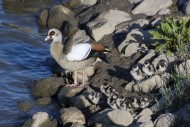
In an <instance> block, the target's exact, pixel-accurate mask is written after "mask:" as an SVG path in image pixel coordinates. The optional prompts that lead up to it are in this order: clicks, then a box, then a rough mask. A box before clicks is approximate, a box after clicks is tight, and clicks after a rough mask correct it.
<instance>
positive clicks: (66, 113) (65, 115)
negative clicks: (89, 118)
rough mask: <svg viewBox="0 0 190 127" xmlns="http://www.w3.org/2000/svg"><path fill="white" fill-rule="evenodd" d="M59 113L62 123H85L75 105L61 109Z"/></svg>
mask: <svg viewBox="0 0 190 127" xmlns="http://www.w3.org/2000/svg"><path fill="white" fill-rule="evenodd" d="M60 113H61V119H62V122H63V124H64V125H65V124H66V123H70V122H71V123H80V124H82V125H83V124H85V123H86V121H85V117H84V115H83V114H82V112H81V111H80V110H78V109H77V108H75V107H70V108H64V109H61V110H60Z"/></svg>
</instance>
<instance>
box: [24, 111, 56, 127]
mask: <svg viewBox="0 0 190 127" xmlns="http://www.w3.org/2000/svg"><path fill="white" fill-rule="evenodd" d="M22 127H57V121H56V120H53V121H51V120H50V119H49V116H48V114H47V113H46V112H37V113H35V114H34V115H33V117H32V119H29V120H28V121H26V122H25V123H24V125H23V126H22Z"/></svg>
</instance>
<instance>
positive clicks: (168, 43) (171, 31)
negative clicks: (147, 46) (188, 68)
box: [149, 16, 190, 59]
mask: <svg viewBox="0 0 190 127" xmlns="http://www.w3.org/2000/svg"><path fill="white" fill-rule="evenodd" d="M149 33H150V34H151V35H152V36H153V37H152V39H153V40H156V41H157V42H156V43H154V44H153V46H156V51H157V52H165V53H166V54H167V55H171V54H172V53H173V54H174V55H176V56H177V57H179V58H180V59H182V58H184V57H187V55H188V54H189V49H190V16H188V17H186V18H185V19H183V18H180V17H178V18H172V17H169V18H166V21H165V22H164V23H161V25H160V26H159V27H158V29H157V30H150V31H149ZM188 56H189V55H188Z"/></svg>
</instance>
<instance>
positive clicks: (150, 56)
mask: <svg viewBox="0 0 190 127" xmlns="http://www.w3.org/2000/svg"><path fill="white" fill-rule="evenodd" d="M155 55H156V54H155V51H154V50H153V49H151V50H150V51H149V52H148V53H147V54H146V55H145V56H144V57H143V58H142V59H141V60H139V62H138V63H137V64H138V65H139V66H142V65H143V64H144V62H145V61H146V60H150V59H151V58H152V57H154V56H155Z"/></svg>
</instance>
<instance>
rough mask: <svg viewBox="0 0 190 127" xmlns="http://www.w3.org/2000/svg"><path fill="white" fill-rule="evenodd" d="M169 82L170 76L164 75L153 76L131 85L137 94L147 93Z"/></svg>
mask: <svg viewBox="0 0 190 127" xmlns="http://www.w3.org/2000/svg"><path fill="white" fill-rule="evenodd" d="M170 80H171V74H169V73H166V74H165V75H163V76H162V77H160V76H159V75H154V76H152V77H151V78H148V79H145V80H142V81H140V82H139V83H136V84H134V85H133V90H134V91H137V92H145V93H149V92H150V91H152V90H155V89H158V88H161V87H162V86H163V85H164V84H166V83H168V82H169V81H170Z"/></svg>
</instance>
